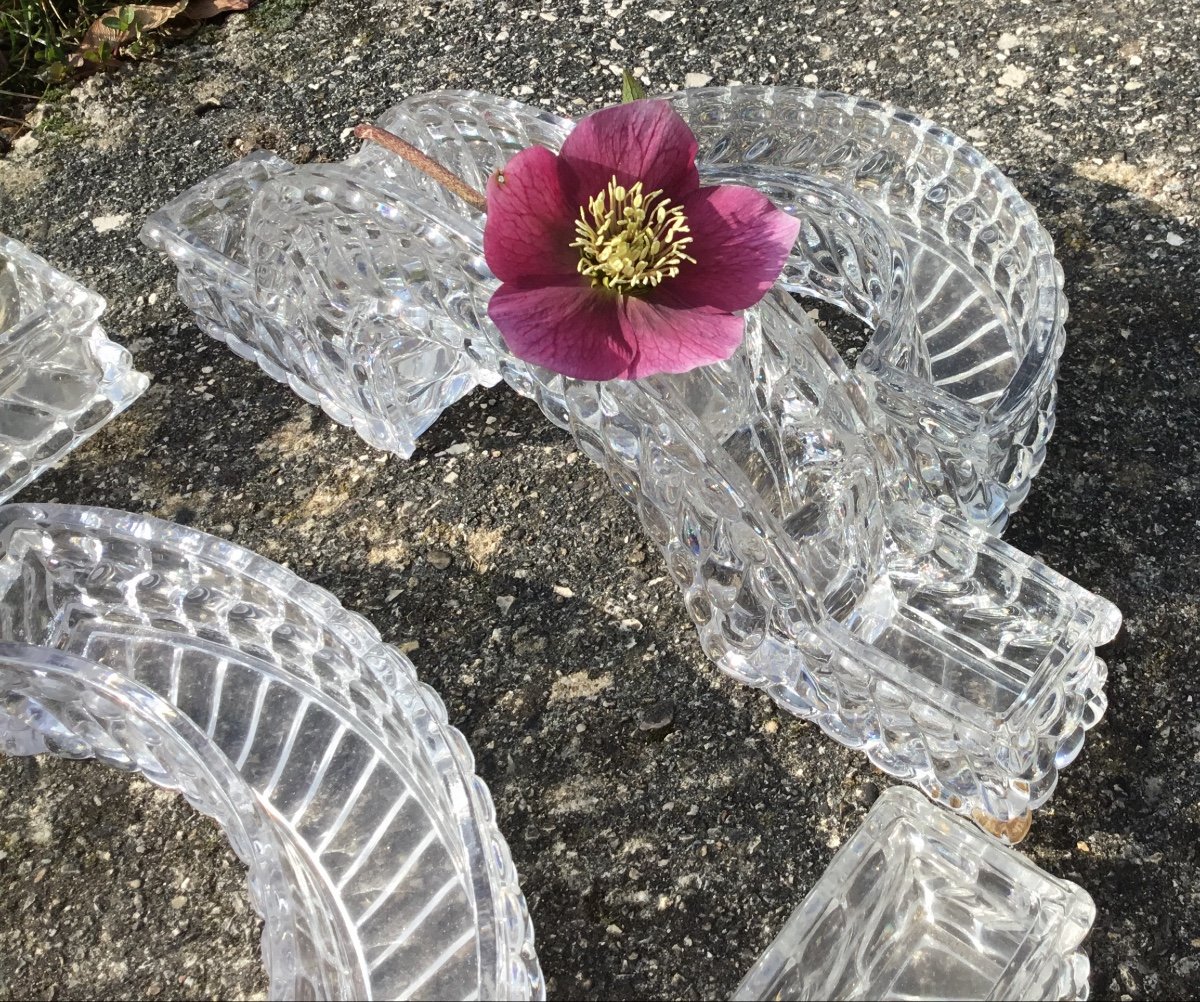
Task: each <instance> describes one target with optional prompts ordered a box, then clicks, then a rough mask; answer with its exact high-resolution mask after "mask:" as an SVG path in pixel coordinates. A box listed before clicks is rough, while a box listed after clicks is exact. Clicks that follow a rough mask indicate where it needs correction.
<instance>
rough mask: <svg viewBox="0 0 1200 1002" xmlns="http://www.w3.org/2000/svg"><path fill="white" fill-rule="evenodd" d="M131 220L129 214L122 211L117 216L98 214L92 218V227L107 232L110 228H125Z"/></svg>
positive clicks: (97, 230)
mask: <svg viewBox="0 0 1200 1002" xmlns="http://www.w3.org/2000/svg"><path fill="white" fill-rule="evenodd" d="M128 222H129V214H128V213H125V212H122V213H121V214H119V215H116V216H97V217H96V218H95V219H93V220H92V227H93V228H94V229H95V231H96V232H97V233H107V232H109V230H120V229H124V227H125V225H126V224H127V223H128Z"/></svg>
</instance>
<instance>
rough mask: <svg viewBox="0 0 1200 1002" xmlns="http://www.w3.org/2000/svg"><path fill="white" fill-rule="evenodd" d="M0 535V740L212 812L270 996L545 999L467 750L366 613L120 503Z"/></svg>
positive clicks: (40, 515) (12, 526) (41, 515)
mask: <svg viewBox="0 0 1200 1002" xmlns="http://www.w3.org/2000/svg"><path fill="white" fill-rule="evenodd" d="M0 553H3V556H2V557H0V751H4V752H6V753H8V754H16V755H30V754H36V753H39V752H44V751H49V752H51V753H53V754H57V755H60V756H64V757H70V758H85V757H95V758H98V759H100V760H101V761H103V762H106V763H108V764H110V765H115V766H117V767H119V768H123V769H133V770H137V771H140V772H142V773H144V774H145V775H146V776H147V778H149V779H151V780H152V781H154V782H156V783H158V784H160V785H163V786H166V787H168V788H171V789H177V790H181V791H182V792H183V793H184V794H185V795H186V796H187V797H188V799H189V801H191V803H192V804H193V805H194V806H195V807H197V808H198V809H199V810H201V811H203V812H205V813H207V814H210V815H212V816H213V817H214V818H216V819H217V821H218V822H219V823H220V824H221V825H222V826H223V828H224V829H225V831H226V833H227V835H228V836H229V838H230V842H231V844H232V845H233V847H234V849H235V850H236V851H237V852H238V854H239V855H240V856H241V857H242V859H243V860H244V861H245V862H246V864H247V865H248V867H249V870H250V874H249V882H250V890H251V894H252V897H253V899H254V902H255V907H256V908H257V909H258V911H259V913H260V914H261V915H262V916H263V918H264V922H265V927H264V932H263V944H262V945H263V959H264V962H265V964H266V966H267V969H268V972H269V974H270V979H271V994H272V997H274V998H335V999H360V998H436V999H445V998H458V999H479V998H498V999H527V998H542V997H544V984H543V981H542V977H541V972H540V969H539V967H538V962H537V957H536V954H535V952H534V948H533V929H532V923H531V921H530V918H529V914H528V911H527V909H526V907H525V902H524V898H523V896H522V894H521V891H520V887H519V886H518V883H517V875H516V872H515V870H514V868H513V864H512V860H511V857H510V855H509V852H508V848H507V846H506V844H505V842H504V839H503V837H502V836H501V834H500V832H499V831H498V829H497V827H496V823H495V813H494V809H493V806H492V800H491V797H490V795H489V793H488V790H487V787H486V786H485V785H484V783H483V781H482V780H480V779H479V777H478V776H476V775H475V771H474V760H473V758H472V756H471V752H470V749H469V748H468V747H467V744H466V741H465V740H464V738H463V736H462V735H461V734H460V733H459V732H458V731H457V730H456V729H455V728H453V727H451V726H450V725H449V724H448V723H447V720H446V710H445V707H444V706H443V704H442V701H441V700H440V699H439V698H438V696H437V694H436V693H435V692H434V691H433V690H432V689H430V688H429V687H428V686H426V685H424V684H422V683H421V682H420V681H418V679H417V676H416V672H415V670H414V669H413V666H412V664H411V663H410V662H409V661H408V660H407V659H406V658H405V657H404V656H403V655H401V654H400V653H399V652H398V651H397V650H396V649H395V648H393V647H390V646H388V645H387V644H384V643H382V642H381V641H380V639H379V635H378V634H377V633H376V632H375V630H374V628H373V627H372V626H371V625H370V624H369V623H368V622H367V621H366V620H364V619H362V618H361V617H360V616H357V615H355V614H353V613H350V612H347V611H346V610H345V609H343V608H342V607H341V606H340V605H339V604H338V603H337V601H336V600H335V599H334V598H333V596H331V595H330V594H329V593H327V592H325V591H323V590H322V589H320V588H317V587H315V586H313V585H311V584H308V583H307V582H305V581H303V580H301V579H300V578H297V577H296V576H295V575H293V574H292V573H290V572H289V571H287V570H285V569H284V568H282V567H280V566H278V565H277V564H274V563H272V562H271V561H269V560H266V559H264V558H262V557H260V556H257V555H256V554H253V553H250V552H249V551H247V550H244V549H241V548H240V547H237V546H234V545H232V544H230V543H227V542H225V541H223V540H220V539H216V538H214V537H211V536H207V535H204V534H203V533H200V532H196V531H194V530H190V529H185V528H182V527H180V526H176V525H172V524H170V523H166V522H161V521H158V520H157V519H152V518H148V517H140V516H135V515H130V514H126V513H123V512H116V511H109V510H104V509H94V508H74V507H65V506H58V505H44V506H43V505H38V506H33V505H9V506H6V507H3V508H0ZM29 644H35V645H40V647H26V646H21V645H29Z"/></svg>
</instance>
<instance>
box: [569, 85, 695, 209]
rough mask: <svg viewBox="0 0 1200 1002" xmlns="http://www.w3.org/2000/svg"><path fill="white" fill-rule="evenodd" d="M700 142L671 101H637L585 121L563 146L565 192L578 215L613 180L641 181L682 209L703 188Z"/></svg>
mask: <svg viewBox="0 0 1200 1002" xmlns="http://www.w3.org/2000/svg"><path fill="white" fill-rule="evenodd" d="M698 148H699V147H698V144H697V143H696V137H695V135H694V134H693V133H692V130H691V129H690V128H688V124H687V122H685V121H684V120H683V119H682V118H681V117H680V115H679V113H678V112H677V111H676V110H675V109H674V108H672V107H671V105H670V104H668V103H667V102H666V101H648V100H643V101H633V102H630V103H629V104H620V105H617V106H616V107H614V108H604V109H602V110H601V111H596V112H593V113H592V114H590V115H586V116H585V117H583V118H582V119H580V121H579V124H578V125H576V126H575V128H574V129H572V130H571V133H570V135H568V136H567V138H566V141H565V142H564V143H563V146H562V153H561V155H560V157H559V167H560V171H561V173H562V177H563V181H562V184H563V191H564V193H565V194H566V195H567V198H568V200H569V201H571V202H572V203H573V204H574V206H575V212H574V214H575V215H578V214H579V209H580V207H582V206H584V205H586V204H587V201H588V199H590V198H592V197H594V196H595V195H597V194H599V193H600V192H601V191H603V190H604V188H605V186H606V185H607V184H608V182H609V180H610V179H611V178H613V177H614V176H615V177H616V179H617V183H618V184H622V185H624V186H625V187H629V186H630V185H632V184H634V183H635V182H637V181H641V182H642V190H643V191H644V192H645V193H646V194H649V193H650V192H652V191H658V190H661V191H662V192H663V194H664V195H666V197H667V198H670V199H671V200H672V201H674V202H675V203H676V204H677V205H678V204H679V203H680V202H681V201H682V200H683V199H685V198H686V197H687V196H688V195H690V194H691V193H692V192H694V191H695V190H696V189H697V188H698V187H699V186H700V175H699V174H698V173H697V171H696V150H697V149H698Z"/></svg>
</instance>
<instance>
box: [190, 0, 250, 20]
mask: <svg viewBox="0 0 1200 1002" xmlns="http://www.w3.org/2000/svg"><path fill="white" fill-rule="evenodd" d="M252 6H253V0H191V2H190V3H189V4H188V5H187V8H186V9H185V10H184V12H183V16H184V17H188V18H191V19H192V20H193V21H207V20H208V19H209V18H210V17H216V16H217V15H218V14H234V13H237V12H238V11H242V10H249V9H250V8H251V7H252Z"/></svg>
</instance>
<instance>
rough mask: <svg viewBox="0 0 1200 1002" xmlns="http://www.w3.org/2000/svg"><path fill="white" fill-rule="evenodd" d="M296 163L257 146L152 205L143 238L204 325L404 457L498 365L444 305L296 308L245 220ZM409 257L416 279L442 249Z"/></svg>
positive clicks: (298, 246) (493, 377)
mask: <svg viewBox="0 0 1200 1002" xmlns="http://www.w3.org/2000/svg"><path fill="white" fill-rule="evenodd" d="M296 169H297V168H295V167H293V166H292V164H290V163H288V162H287V161H285V160H281V159H279V158H278V157H276V156H273V155H272V154H270V153H265V152H256V153H252V154H251V155H250V156H248V157H246V158H245V159H244V160H239V161H238V162H237V163H235V164H232V165H231V166H229V167H227V168H225V169H224V170H223V171H219V172H218V173H217V174H214V175H213V176H212V177H210V178H208V179H207V180H206V181H204V182H203V183H202V184H199V185H197V186H196V187H194V188H191V189H189V190H188V191H186V192H184V193H183V194H182V195H180V196H179V197H178V198H176V199H175V200H174V201H173V202H171V203H170V204H169V205H166V206H164V207H163V208H162V209H159V210H158V211H157V212H155V213H153V214H152V215H151V216H150V217H149V218H148V219H147V220H146V223H145V225H144V226H143V228H142V240H143V241H144V242H145V243H147V244H148V245H149V246H151V247H155V248H157V249H159V250H162V251H164V252H165V253H167V254H168V255H170V257H171V259H172V260H173V261H174V262H175V265H176V267H178V269H179V278H178V281H177V287H178V289H179V295H180V297H181V298H182V299H183V301H184V302H185V303H186V304H187V306H188V308H189V309H191V310H192V312H193V313H194V314H195V316H196V322H197V324H198V325H199V326H200V329H201V330H203V331H204V332H205V333H206V334H209V335H211V336H212V337H214V338H216V339H217V340H218V341H222V342H224V343H225V344H228V345H229V347H230V348H232V349H233V350H234V352H236V353H237V354H238V355H241V356H242V357H243V358H247V359H250V360H251V361H252V362H257V363H258V364H259V366H261V367H262V369H263V371H264V372H266V373H267V375H269V376H271V378H273V379H277V380H279V381H280V382H281V383H286V384H287V385H288V386H290V387H291V388H292V389H293V390H294V391H295V392H296V393H298V394H299V395H300V396H301V397H302V398H303V399H304V400H306V401H308V402H309V403H310V404H316V405H318V406H320V407H321V408H322V409H323V410H324V411H325V413H327V414H328V415H329V416H330V417H331V418H332V419H333V420H334V421H337V422H338V423H339V424H344V425H348V426H349V427H351V428H353V429H354V430H355V431H357V432H358V434H359V435H361V436H362V437H363V439H364V440H365V441H367V442H368V443H369V444H371V445H373V446H375V447H376V448H378V449H384V450H386V451H388V452H395V453H398V454H399V455H401V456H404V457H405V458H408V457H409V456H411V455H412V452H413V450H414V449H415V448H416V440H417V438H418V437H419V436H420V435H421V433H422V432H424V431H425V430H426V429H427V428H428V427H429V426H430V425H431V424H433V422H434V421H435V420H436V419H437V417H438V415H439V414H441V413H442V411H443V410H445V409H446V408H447V407H449V406H450V405H451V404H452V403H454V402H455V401H456V400H458V399H459V398H460V397H462V396H463V395H464V394H466V393H469V392H470V391H471V390H473V389H474V388H475V387H476V386H480V385H482V386H494V385H495V384H496V383H497V382H498V381H499V376H498V375H497V374H496V373H495V372H494V371H492V370H491V369H490V368H488V367H487V366H486V365H484V366H481V365H480V364H479V362H478V361H477V360H475V359H473V358H472V357H471V356H470V355H468V354H467V353H465V352H463V351H462V348H461V344H456V343H455V341H456V338H455V331H454V329H453V328H452V326H451V325H450V322H449V321H448V320H447V319H446V318H444V317H441V316H439V315H437V314H428V313H425V312H423V311H419V310H417V311H402V312H401V313H398V315H397V317H396V319H395V320H394V321H393V320H392V319H391V318H390V317H389V316H388V315H387V313H386V307H385V312H384V314H383V315H380V314H379V313H377V312H365V313H364V312H361V311H358V310H355V309H351V308H347V307H346V306H345V304H338V303H330V304H328V305H327V308H326V310H325V311H324V313H323V314H322V315H321V316H315V315H314V316H310V317H305V318H299V317H298V316H296V308H295V306H294V304H291V303H289V302H288V301H287V300H286V299H281V298H280V297H278V296H277V295H274V294H273V293H272V288H271V286H272V282H273V279H274V273H273V271H272V270H271V268H270V262H269V260H267V261H260V260H251V259H250V257H249V256H248V254H247V249H248V248H247V246H246V241H245V239H244V237H245V226H246V220H247V217H248V215H249V212H250V208H251V206H252V205H253V204H254V202H255V199H256V197H257V196H258V194H259V192H260V190H261V189H263V187H264V186H265V185H266V184H267V182H268V181H270V180H271V179H272V178H276V177H280V176H284V175H288V174H290V173H291V172H292V171H294V170H296ZM257 246H258V249H259V251H260V253H264V252H265V250H266V249H265V248H263V246H262V245H261V243H260V244H258V245H257ZM270 250H271V251H273V252H274V253H275V254H277V255H278V256H280V258H281V259H282V258H285V257H292V258H298V257H301V256H302V255H303V254H304V248H303V243H302V241H299V240H295V241H292V242H289V243H285V244H280V245H278V246H276V247H274V248H270ZM347 265H348V266H350V267H352V268H354V267H362V268H363V269H365V270H366V272H367V273H368V274H369V273H370V272H371V271H372V270H374V268H375V267H376V266H375V263H374V262H373V261H372V260H371V259H370V258H367V257H359V258H358V259H357V260H354V261H347ZM411 266H412V267H414V268H416V269H419V270H418V271H414V272H413V274H412V278H413V280H423V278H424V277H426V276H428V275H430V274H435V273H436V270H437V263H436V255H431V257H430V259H429V260H421V261H419V262H412V263H411ZM256 291H257V292H259V293H260V294H259V295H256ZM408 325H411V326H412V327H413V331H412V333H411V334H409V333H408V332H407V330H406V327H407V326H408ZM458 340H461V339H458Z"/></svg>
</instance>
